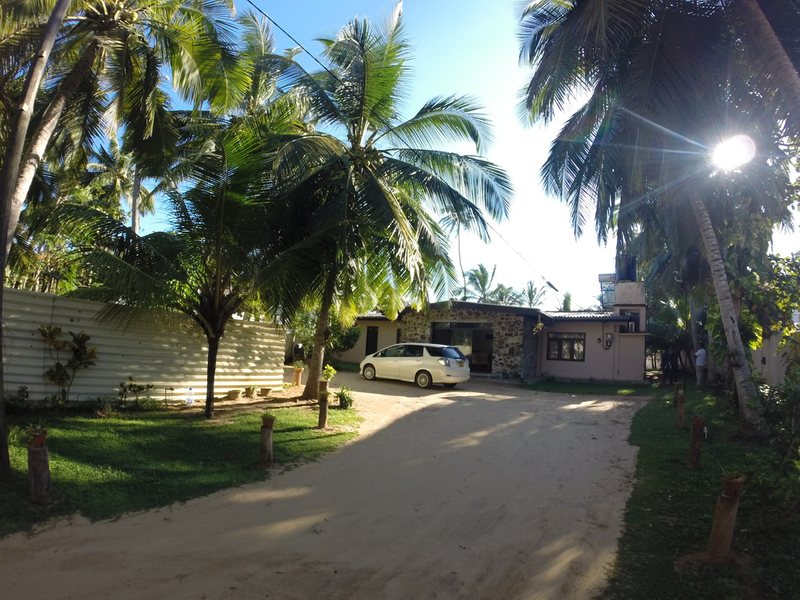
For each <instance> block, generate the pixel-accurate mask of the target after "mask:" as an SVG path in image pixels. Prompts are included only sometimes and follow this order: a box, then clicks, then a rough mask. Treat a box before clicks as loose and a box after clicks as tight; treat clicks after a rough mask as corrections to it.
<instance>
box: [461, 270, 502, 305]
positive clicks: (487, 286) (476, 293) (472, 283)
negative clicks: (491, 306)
mask: <svg viewBox="0 0 800 600" xmlns="http://www.w3.org/2000/svg"><path fill="white" fill-rule="evenodd" d="M496 271H497V266H496V265H495V266H494V267H492V272H491V273H489V270H488V269H487V268H486V265H483V264H480V265H478V266H477V267H475V268H474V269H470V270H469V271H467V285H468V287H469V288H470V296H471V297H472V298H474V299H475V300H477V301H478V302H490V301H491V300H492V293H493V291H494V287H493V285H494V274H495V272H496Z"/></svg>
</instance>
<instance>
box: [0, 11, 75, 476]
mask: <svg viewBox="0 0 800 600" xmlns="http://www.w3.org/2000/svg"><path fill="white" fill-rule="evenodd" d="M69 3H70V0H57V2H56V5H55V6H54V7H53V11H52V12H51V13H50V18H49V19H48V20H47V24H46V25H45V28H44V31H43V32H42V38H41V40H39V50H38V52H37V53H36V58H34V60H33V62H32V64H31V67H30V70H29V71H28V77H27V79H26V80H25V87H24V88H23V90H22V101H21V102H20V104H19V108H18V110H17V112H16V114H15V115H14V117H13V120H12V122H11V127H10V135H9V137H8V140H7V141H6V151H5V155H4V158H3V166H2V170H0V315H2V314H3V287H4V286H5V270H6V261H7V260H8V249H9V246H10V240H11V239H12V237H13V234H12V235H9V233H8V231H9V227H8V225H7V223H9V222H10V220H11V219H10V216H11V214H12V199H11V196H12V191H13V190H14V187H15V183H16V181H17V178H18V176H19V165H20V162H21V161H22V153H23V151H24V150H25V139H26V137H27V136H28V127H29V126H30V123H31V117H32V115H33V108H34V104H35V103H36V96H37V94H38V93H39V87H40V85H41V83H42V78H43V77H44V71H45V69H46V68H47V61H48V60H49V58H50V52H51V51H52V50H53V45H54V44H55V42H56V38H57V36H58V30H59V29H60V28H61V23H62V21H63V20H64V15H66V13H67V9H68V8H69ZM26 193H27V192H26ZM18 220H19V213H17V217H16V219H14V230H16V228H17V221H18ZM12 231H13V230H12ZM3 343H4V342H3V332H2V331H0V355H2V354H3ZM4 375H5V374H4V372H3V361H0V481H6V480H8V478H9V477H10V476H11V461H10V460H9V456H8V424H7V423H6V399H5V393H4V392H3V389H4V387H5V385H4V383H5V377H4Z"/></svg>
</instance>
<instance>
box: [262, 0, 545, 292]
mask: <svg viewBox="0 0 800 600" xmlns="http://www.w3.org/2000/svg"><path fill="white" fill-rule="evenodd" d="M247 3H248V4H249V5H250V6H252V7H253V8H254V9H256V10H257V11H258V12H259V13H260V14H261V15H262V16H263V17H264V18H265V19H267V21H269V22H270V23H272V24H273V25H274V26H275V27H277V28H278V29H279V30H280V31H281V32H282V33H283V34H284V35H285V36H286V37H288V38H289V39H290V40H291V41H292V42H293V43H294V44H295V45H296V46H297V47H298V48H300V49H301V50H302V51H303V52H305V53H306V54H307V55H308V56H309V57H310V58H311V59H312V60H313V61H314V62H315V63H317V64H318V65H319V66H320V67H322V69H323V70H324V71H325V72H326V73H327V74H328V75H330V76H331V77H332V78H333V79H334V80H335V81H336V82H337V83H338V84H339V85H341V86H343V87H346V86H344V82H343V81H342V80H341V79H340V78H339V77H338V76H337V75H336V73H334V72H333V71H331V70H330V69H329V68H328V67H327V66H326V65H325V64H324V63H323V62H322V61H320V60H319V59H318V58H317V57H316V56H315V55H314V54H313V53H312V52H310V51H309V50H308V49H307V48H306V47H305V46H304V45H303V44H302V42H300V41H299V40H298V39H297V38H296V37H294V36H293V35H292V34H291V33H289V32H288V31H287V30H286V29H285V28H283V27H282V26H281V25H280V23H278V22H277V21H276V20H275V19H273V18H272V17H270V16H269V15H268V14H267V13H265V12H264V11H263V10H261V8H259V7H258V6H256V5H255V3H254V2H253V0H247ZM372 116H373V118H374V119H375V120H376V121H378V122H380V123H381V125H383V126H384V127H386V128H387V130H388V131H391V132H392V133H393V134H395V135H396V136H397V138H398V140H399V141H400V142H401V143H402V144H403V145H404V146H405V147H406V148H407V149H408V150H409V151H411V152H414V153H415V154H417V155H418V156H419V154H418V153H417V151H416V150H415V149H414V148H412V147H411V144H409V143H408V142H407V141H406V140H405V139H403V137H402V136H401V135H400V134H398V133H397V131H396V130H395V128H394V127H392V125H391V124H390V123H388V122H386V120H385V119H383V117H381V116H380V115H376V114H374V113H373V114H372ZM486 225H487V226H488V227H489V229H491V230H492V231H493V232H494V233H495V234H497V237H499V238H500V239H501V240H503V242H504V243H505V244H506V245H507V246H508V247H509V248H511V250H513V251H514V253H515V254H516V255H517V256H519V257H520V258H521V259H522V261H523V262H524V263H525V264H526V265H528V266H529V267H530V268H531V269H533V270H534V272H536V273H537V274H538V275H539V277H541V278H542V280H543V281H544V282H545V284H547V286H548V287H550V288H552V289H553V291H555V292H558V288H557V287H556V286H554V285H553V284H552V283H550V281H549V280H548V279H547V278H546V277H545V276H544V275H542V274H541V272H539V270H538V269H537V268H536V267H534V266H533V265H532V264H531V262H530V261H529V260H528V259H527V258H525V256H524V255H523V254H522V253H521V252H520V251H519V250H517V249H516V248H515V247H514V246H513V245H511V243H510V242H509V241H508V240H507V239H505V238H504V237H503V236H502V235H501V234H500V232H499V231H497V229H496V228H495V227H494V225H492V224H491V222H490V221H489V220H487V221H486Z"/></svg>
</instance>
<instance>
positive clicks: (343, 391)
mask: <svg viewBox="0 0 800 600" xmlns="http://www.w3.org/2000/svg"><path fill="white" fill-rule="evenodd" d="M335 395H336V398H337V399H338V400H339V408H341V409H342V410H347V409H348V408H350V407H352V406H353V401H354V400H353V393H352V392H351V391H350V388H348V387H347V386H346V385H343V386H342V387H341V388H340V389H339V391H338V392H336V394H335Z"/></svg>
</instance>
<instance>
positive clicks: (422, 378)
mask: <svg viewBox="0 0 800 600" xmlns="http://www.w3.org/2000/svg"><path fill="white" fill-rule="evenodd" d="M414 382H415V383H416V384H417V385H418V386H419V387H421V388H429V387H431V383H433V380H432V379H431V374H430V373H428V372H427V371H420V372H419V373H417V376H416V377H414Z"/></svg>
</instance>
